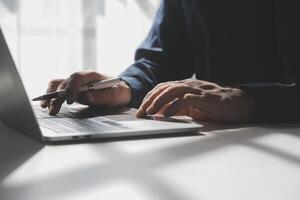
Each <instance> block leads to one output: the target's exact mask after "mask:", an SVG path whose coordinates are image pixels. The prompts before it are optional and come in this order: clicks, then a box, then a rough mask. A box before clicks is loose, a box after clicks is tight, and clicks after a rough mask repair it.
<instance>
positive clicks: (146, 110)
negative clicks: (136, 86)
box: [137, 79, 252, 123]
mask: <svg viewBox="0 0 300 200" xmlns="http://www.w3.org/2000/svg"><path fill="white" fill-rule="evenodd" d="M251 110H252V99H251V97H250V96H249V95H248V94H247V93H246V92H245V91H243V90H241V89H236V88H228V87H221V86H219V85H217V84H215V83H211V82H207V81H201V80H193V79H187V80H182V81H173V82H166V83H161V84H159V85H157V86H156V87H155V88H154V89H153V90H152V91H150V92H149V93H148V94H147V95H146V97H145V98H144V101H143V103H142V105H141V106H140V108H139V110H138V112H137V117H145V116H146V115H155V114H161V115H164V116H167V117H170V116H173V115H187V116H190V117H192V118H193V119H194V120H197V121H199V120H214V121H219V122H235V123H236V122H246V121H249V120H250V117H251Z"/></svg>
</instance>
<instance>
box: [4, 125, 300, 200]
mask: <svg viewBox="0 0 300 200" xmlns="http://www.w3.org/2000/svg"><path fill="white" fill-rule="evenodd" d="M204 128H205V129H204V130H203V131H208V130H209V131H210V132H208V133H207V135H209V134H210V133H211V132H213V133H214V134H212V135H209V136H208V137H206V136H204V137H193V138H192V139H191V138H189V139H187V140H185V139H184V138H182V140H179V139H175V140H152V141H147V142H145V143H142V144H143V147H144V150H143V151H139V149H138V147H136V149H135V150H136V151H134V153H131V152H130V151H126V146H122V143H119V144H115V143H109V144H108V143H107V144H101V145H96V144H91V145H90V146H89V148H90V149H91V150H93V152H94V154H95V153H96V154H97V155H99V158H100V159H99V160H100V161H101V162H95V163H94V162H93V163H91V164H89V165H86V166H85V167H82V168H76V167H74V168H72V169H71V170H68V171H65V170H61V172H58V173H56V174H53V175H51V176H45V177H40V178H38V179H32V180H28V181H26V182H22V183H20V184H17V185H13V186H7V187H4V188H3V189H4V190H3V191H4V193H3V195H4V196H6V197H10V199H23V198H22V197H28V196H30V194H31V193H30V192H32V191H34V197H35V199H43V200H46V199H56V198H62V197H63V196H64V195H65V196H67V195H70V194H73V193H74V191H80V192H81V193H82V192H83V193H84V191H89V190H91V188H95V190H101V189H103V188H105V187H103V186H105V185H114V183H118V182H120V181H121V182H123V181H125V182H129V183H131V184H132V185H133V186H134V187H136V188H137V189H139V190H142V191H144V192H145V193H146V194H147V193H150V194H155V195H156V196H159V197H160V199H173V200H180V199H185V200H190V199H191V198H189V197H190V195H189V194H187V193H185V192H184V191H182V190H179V189H178V188H176V187H174V185H171V184H169V183H168V182H167V181H165V180H164V179H163V178H162V177H160V176H157V174H155V173H153V171H155V170H159V169H161V168H164V167H167V166H170V165H177V164H178V163H180V164H182V163H183V162H185V161H186V162H187V163H188V162H190V160H191V158H197V159H198V158H201V157H202V156H205V155H206V154H212V153H214V152H215V153H218V154H219V153H222V151H220V150H222V149H225V148H227V147H230V146H233V145H239V146H246V147H250V148H253V150H254V152H255V153H263V154H270V155H272V156H276V157H278V158H279V159H280V160H283V161H285V162H288V163H292V164H296V165H299V166H300V157H299V156H297V155H295V154H293V153H289V152H288V151H285V150H284V149H280V148H276V147H274V146H268V145H267V144H263V143H259V142H257V140H258V139H260V138H264V137H265V136H270V135H272V134H278V132H277V131H278V130H280V131H279V132H280V134H286V135H293V136H300V134H299V128H300V125H266V126H252V127H249V125H248V126H247V127H246V126H230V125H220V124H211V123H210V124H206V125H204ZM204 134H206V133H204ZM17 138H19V137H17ZM12 139H14V137H13V138H12ZM299 139H300V138H299ZM6 140H7V139H6ZM6 142H7V141H6ZM23 142H24V141H23ZM23 142H22V143H23ZM141 142H142V141H141ZM156 142H157V143H159V142H161V144H162V145H158V146H156V145H154V144H156ZM9 143H11V141H10V142H9ZM1 144H2V145H4V146H5V141H1ZM12 144H13V146H11V147H7V149H5V148H3V147H0V148H1V149H0V151H1V153H2V152H3V150H4V151H7V150H8V151H11V153H10V154H15V155H13V156H15V157H16V159H15V160H14V161H12V160H11V159H7V160H8V161H9V162H10V164H8V167H10V168H8V171H7V173H9V171H11V170H13V169H14V168H17V167H18V166H19V165H20V164H22V162H24V161H25V160H26V159H28V158H29V157H30V156H32V155H33V154H34V153H35V152H37V151H38V149H39V148H40V146H39V145H37V144H36V143H34V142H32V141H31V140H30V139H28V140H26V141H25V145H24V147H23V145H22V147H21V148H22V149H21V150H20V151H18V150H16V149H17V148H18V147H20V146H19V145H20V142H16V141H14V142H13V143H12ZM135 144H136V143H132V146H133V147H135ZM31 146H32V147H31ZM57 148H59V147H57ZM124 148H125V151H124ZM145 149H146V150H145ZM22 151H27V152H26V153H22ZM18 153H20V154H18ZM8 154H9V153H8ZM57 154H60V155H63V156H67V157H70V156H72V154H67V153H64V152H57ZM4 155H5V154H3V155H2V154H1V158H2V157H3V156H4ZM13 156H12V157H13ZM87 156H88V155H87ZM50 159H51V158H49V163H51V162H50ZM215 162H217V161H215ZM65 164H67V163H65ZM215 164H221V161H220V163H215ZM199 167H201V166H199ZM179 173H184V172H179ZM181 175H182V174H181ZM62 177H63V178H62ZM195 181H196V180H195ZM61 186H63V187H61ZM0 189H1V188H0ZM31 200H32V199H31Z"/></svg>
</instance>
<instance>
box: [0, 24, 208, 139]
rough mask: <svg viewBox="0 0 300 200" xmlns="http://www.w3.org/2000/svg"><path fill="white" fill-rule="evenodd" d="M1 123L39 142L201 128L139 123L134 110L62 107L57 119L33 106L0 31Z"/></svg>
mask: <svg viewBox="0 0 300 200" xmlns="http://www.w3.org/2000/svg"><path fill="white" fill-rule="evenodd" d="M0 99H1V100H0V102H1V105H0V120H1V121H2V122H3V123H4V124H6V125H8V126H10V127H12V128H14V129H16V130H18V131H19V132H21V133H23V134H26V135H28V136H30V137H32V138H34V139H37V140H39V141H47V142H57V141H69V140H79V139H94V138H98V139H99V138H115V137H125V136H140V135H154V134H167V133H179V132H195V131H199V129H200V128H201V127H202V126H201V125H199V124H196V123H184V122H181V121H173V120H169V119H166V118H161V120H153V119H137V118H136V117H135V116H134V112H135V110H134V109H127V108H120V109H112V110H106V109H104V108H102V109H101V108H90V107H87V106H82V105H74V106H70V107H69V106H63V110H62V111H61V112H60V113H59V114H58V115H57V116H55V117H51V116H49V115H48V114H47V110H45V109H42V108H40V107H39V106H38V105H32V104H31V103H30V101H29V99H28V96H27V94H26V91H25V88H24V86H23V83H22V80H21V78H20V76H19V74H18V71H17V69H16V66H15V64H14V61H13V58H12V56H11V54H10V51H9V48H8V45H7V43H6V41H5V38H4V35H3V33H2V30H1V28H0Z"/></svg>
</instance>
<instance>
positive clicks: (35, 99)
mask: <svg viewBox="0 0 300 200" xmlns="http://www.w3.org/2000/svg"><path fill="white" fill-rule="evenodd" d="M41 100H43V99H42V98H41V97H37V98H34V99H32V100H31V101H41Z"/></svg>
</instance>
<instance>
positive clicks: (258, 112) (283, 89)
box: [242, 74, 300, 123]
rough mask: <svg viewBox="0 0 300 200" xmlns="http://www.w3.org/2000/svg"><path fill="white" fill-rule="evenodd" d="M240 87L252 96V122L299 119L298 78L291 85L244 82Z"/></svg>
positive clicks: (299, 91)
mask: <svg viewBox="0 0 300 200" xmlns="http://www.w3.org/2000/svg"><path fill="white" fill-rule="evenodd" d="M298 77H299V74H298ZM242 88H244V89H245V90H246V91H247V92H248V93H249V94H250V96H251V97H252V98H253V113H252V119H251V121H252V122H255V123H266V122H267V123H273V122H277V123H278V122H282V123H284V122H290V123H291V122H299V121H300V90H299V89H300V86H299V79H298V80H297V82H296V83H293V84H291V85H283V84H278V83H277V84H275V83H274V84H245V85H243V86H242Z"/></svg>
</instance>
